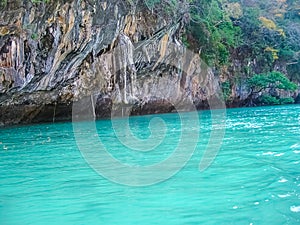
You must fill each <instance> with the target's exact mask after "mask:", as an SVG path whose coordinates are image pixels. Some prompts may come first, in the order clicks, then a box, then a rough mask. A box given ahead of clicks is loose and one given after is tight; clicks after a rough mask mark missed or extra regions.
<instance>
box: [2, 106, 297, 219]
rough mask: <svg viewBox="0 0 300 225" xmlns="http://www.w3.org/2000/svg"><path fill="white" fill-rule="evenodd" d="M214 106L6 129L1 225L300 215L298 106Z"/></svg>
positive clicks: (3, 130)
mask: <svg viewBox="0 0 300 225" xmlns="http://www.w3.org/2000/svg"><path fill="white" fill-rule="evenodd" d="M213 113H214V112H213ZM213 113H211V111H201V112H199V113H197V117H198V119H195V117H190V114H189V113H180V114H176V113H174V114H163V115H148V116H135V117H131V118H130V119H129V121H128V120H126V118H119V119H115V120H99V121H97V122H96V123H94V128H95V129H93V128H91V129H88V128H86V127H88V125H89V124H91V123H90V122H76V123H71V122H66V123H54V124H51V123H48V124H37V125H30V126H19V127H11V128H3V129H0V224H1V225H19V224H20V225H27V224H34V225H36V224H37V225H39V224H43V225H47V224H56V225H57V224H64V225H68V224H70V225H74V224H75V225H76V224H113V225H117V224H124V225H128V224H141V225H144V224H145V225H148V224H149V225H150V224H151V225H153V224H161V225H169V224H170V225H173V224H178V225H184V224H187V225H188V224H190V225H192V224H195V225H199V224H238V225H243V224H244V225H256V224H267V225H268V224H272V225H277V224H278V225H282V224H293V225H297V224H300V105H291V106H277V107H261V108H241V109H228V110H227V111H226V117H225V118H223V119H222V120H220V121H218V123H217V125H216V126H213V123H214V121H213V120H214V119H213V117H212V115H213ZM182 119H183V120H185V122H184V123H183V122H182ZM196 120H198V121H196ZM74 124H75V126H74ZM81 125H82V126H81ZM127 125H128V126H129V130H128V129H121V128H126V126H127ZM80 126H81V128H78V127H80ZM223 127H224V130H223ZM213 130H215V131H217V132H216V133H213ZM185 131H188V132H190V134H192V135H185V136H184V135H182V132H185ZM223 131H225V135H224V136H223V135H222V134H223ZM122 132H123V133H122ZM193 134H196V135H193ZM80 137H83V138H80ZM133 137H135V138H133ZM78 139H80V140H78ZM97 141H98V142H99V143H101V145H99V143H96V142H97ZM179 142H182V143H183V144H182V145H178V143H179ZM219 142H220V143H219ZM83 144H84V146H86V147H85V148H83V147H82V145H83ZM99 146H100V147H99ZM178 146H179V147H178ZM208 146H210V147H211V148H208ZM194 147H195V148H194ZM219 147H220V148H219ZM177 148H180V150H183V151H181V152H180V153H179V154H173V153H174V151H176V149H177ZM185 148H186V149H185ZM89 149H92V150H93V151H92V153H95V154H96V155H95V159H97V160H95V161H94V162H91V160H89V159H87V155H86V154H85V153H86V151H88V150H89ZM191 149H192V150H193V151H192V152H190V150H191ZM209 149H210V150H209ZM185 150H186V151H185ZM97 151H99V152H100V151H102V152H103V151H106V152H107V153H108V154H106V155H101V154H100V155H97ZM207 151H210V152H207ZM90 153H91V152H90ZM185 153H186V154H191V155H190V156H191V157H185V155H184V154H185ZM206 153H208V154H207V155H208V158H205V157H206V156H207V155H206ZM210 153H211V154H210ZM89 156H90V155H89ZM102 156H103V157H104V156H105V157H107V156H110V157H111V158H112V159H115V161H114V162H118V163H119V164H120V165H122V166H116V165H119V164H114V163H110V161H109V160H108V159H107V158H105V157H104V158H103V159H102V158H101V157H102ZM170 158H171V159H172V160H173V161H170V162H169V161H168V160H167V159H170ZM203 159H204V161H205V160H206V162H207V160H208V161H209V163H208V164H207V166H206V167H205V168H204V169H202V170H200V169H199V164H200V162H201V160H203ZM95 162H96V163H99V168H98V169H97V168H95V166H92V165H91V164H93V163H95ZM168 163H169V165H168ZM176 163H178V164H180V166H178V167H176V166H174V165H173V164H176ZM181 164H182V165H181ZM151 165H162V167H158V168H159V170H160V171H158V170H157V168H156V167H153V168H152V167H151ZM143 168H149V170H147V171H146V170H145V173H143ZM104 170H106V172H105V171H104ZM151 170H153V171H151ZM169 170H170V171H169ZM171 170H174V171H171ZM141 171H142V172H141ZM140 172H141V173H140ZM167 172H170V173H167ZM137 174H138V175H139V176H137ZM165 175H166V177H165V178H163V177H164V176H165ZM158 177H162V178H161V180H156V178H158ZM151 182H152V183H151Z"/></svg>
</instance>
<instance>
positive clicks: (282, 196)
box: [278, 194, 291, 198]
mask: <svg viewBox="0 0 300 225" xmlns="http://www.w3.org/2000/svg"><path fill="white" fill-rule="evenodd" d="M290 196H291V195H290V194H284V195H278V197H279V198H287V197H290Z"/></svg>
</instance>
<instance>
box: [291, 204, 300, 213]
mask: <svg viewBox="0 0 300 225" xmlns="http://www.w3.org/2000/svg"><path fill="white" fill-rule="evenodd" d="M290 210H291V211H292V212H300V206H294V205H293V206H291V207H290Z"/></svg>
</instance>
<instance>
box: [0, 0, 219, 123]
mask: <svg viewBox="0 0 300 225" xmlns="http://www.w3.org/2000/svg"><path fill="white" fill-rule="evenodd" d="M185 19H186V15H185V4H184V3H182V5H180V6H179V7H178V9H177V10H175V11H172V12H168V11H165V12H164V13H163V14H161V12H160V13H158V12H155V11H153V10H152V11H151V10H149V9H148V8H147V6H146V5H145V4H144V3H143V2H141V3H139V4H132V1H121V0H107V1H94V0H81V1H80V0H69V1H50V2H48V3H42V2H40V3H32V2H31V1H21V0H14V1H9V2H8V3H7V4H6V5H5V6H4V7H2V9H1V21H0V111H1V116H0V124H1V125H5V124H19V123H27V122H40V121H54V120H55V121H58V120H65V119H70V118H71V110H72V102H73V101H77V100H79V99H81V98H82V97H84V96H91V100H92V101H93V104H95V108H96V110H95V116H97V117H107V116H109V115H110V112H111V107H112V105H128V104H131V105H133V108H132V114H146V113H158V112H170V111H172V110H174V106H172V104H170V102H180V101H184V99H187V98H188V99H192V101H193V102H194V103H195V105H196V107H197V108H205V107H207V99H208V98H210V97H211V96H213V95H215V94H216V91H217V90H218V81H217V79H215V77H214V75H213V73H212V72H211V70H210V69H209V68H207V67H206V66H205V64H204V63H203V62H202V61H201V60H200V57H199V55H198V54H194V53H191V52H189V51H187V50H186V49H185V48H184V45H183V44H182V42H181V38H180V35H181V32H182V29H183V26H184V23H185ZM184 110H185V109H184ZM186 110H188V109H186Z"/></svg>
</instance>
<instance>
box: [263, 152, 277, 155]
mask: <svg viewBox="0 0 300 225" xmlns="http://www.w3.org/2000/svg"><path fill="white" fill-rule="evenodd" d="M274 154H275V152H264V153H263V154H262V155H274Z"/></svg>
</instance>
